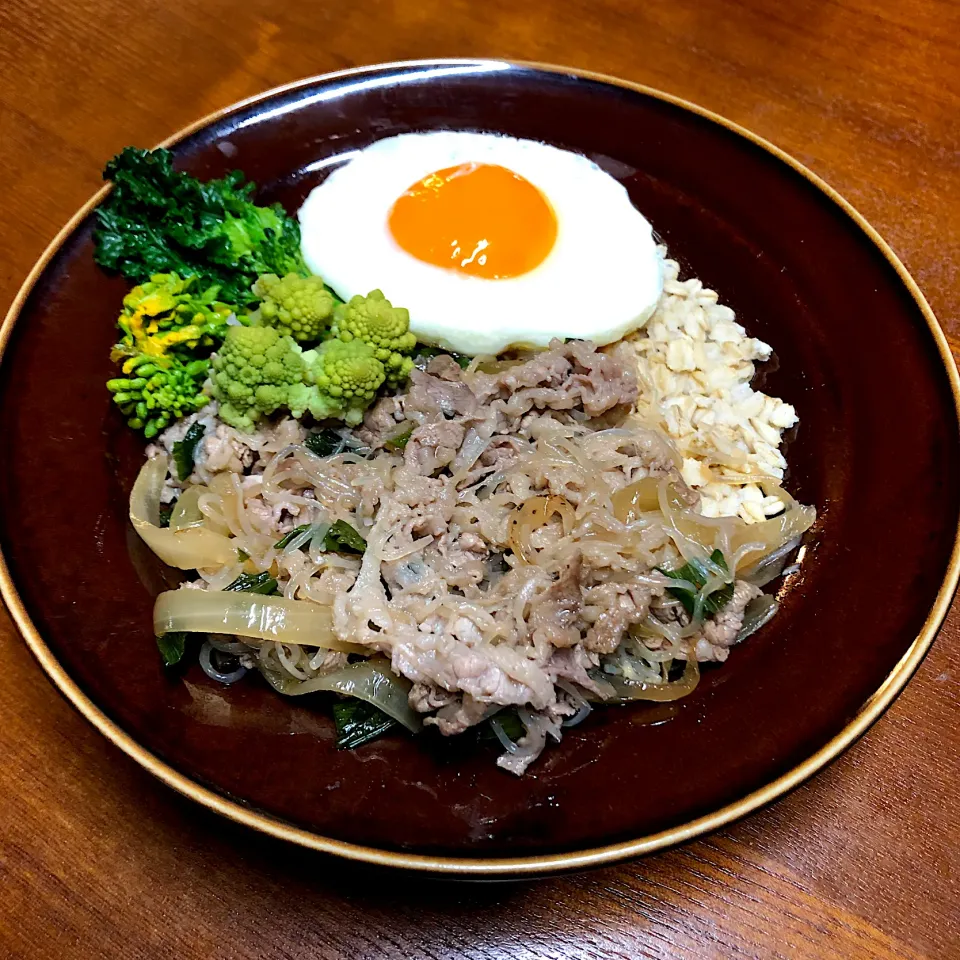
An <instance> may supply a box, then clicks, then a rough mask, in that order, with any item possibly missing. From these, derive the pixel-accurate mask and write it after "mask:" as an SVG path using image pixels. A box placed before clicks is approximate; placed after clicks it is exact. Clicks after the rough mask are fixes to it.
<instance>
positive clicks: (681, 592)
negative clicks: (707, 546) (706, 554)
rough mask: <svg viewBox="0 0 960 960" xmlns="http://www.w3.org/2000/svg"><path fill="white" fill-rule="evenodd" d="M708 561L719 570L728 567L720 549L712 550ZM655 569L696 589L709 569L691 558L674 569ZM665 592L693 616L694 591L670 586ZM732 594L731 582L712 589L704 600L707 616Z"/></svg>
mask: <svg viewBox="0 0 960 960" xmlns="http://www.w3.org/2000/svg"><path fill="white" fill-rule="evenodd" d="M710 561H711V563H714V564H716V565H717V566H718V567H720V569H721V570H724V571H726V570H727V569H728V567H727V561H726V560H725V559H724V556H723V553H722V552H721V551H720V550H714V551H713V553H711V554H710ZM657 569H658V570H659V571H660V572H661V573H663V574H666V576H668V577H672V578H673V579H674V580H687V581H689V582H690V583H692V584H694V585H695V586H696V587H697V589H698V590H699V589H700V588H701V587H703V585H704V584H705V583H706V582H707V580H709V579H710V571H709V570H708V569H707V568H706V566H705V565H704V563H703V561H702V560H691V561H690V562H689V563H686V564H684V565H683V566H682V567H679V568H678V569H676V570H664V569H663V568H662V567H657ZM667 593H669V594H670V596H671V597H675V598H676V599H677V600H679V601H680V602H681V603H682V604H683V609H684V610H686V611H687V613H688V614H689V615H690V616H691V617H692V616H693V611H694V606H695V604H696V601H697V594H696V593H694V592H692V591H691V590H688V589H687V588H686V587H677V588H673V587H670V588H668V589H667ZM732 596H733V584H732V583H728V584H725V585H724V586H723V587H721V588H720V589H719V590H714V592H713V593H711V594H710V596H708V597H707V598H706V600H705V601H704V604H703V612H704V614H705V615H707V616H709V615H711V614H715V613H718V612H719V611H720V610H721V609H722V608H723V607H724V606H725V605H726V604H727V603H729V601H730V599H731V597H732Z"/></svg>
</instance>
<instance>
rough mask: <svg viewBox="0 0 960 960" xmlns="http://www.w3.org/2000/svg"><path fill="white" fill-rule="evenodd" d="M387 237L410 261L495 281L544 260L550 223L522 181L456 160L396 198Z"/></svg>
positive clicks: (541, 202)
mask: <svg viewBox="0 0 960 960" xmlns="http://www.w3.org/2000/svg"><path fill="white" fill-rule="evenodd" d="M390 232H391V233H392V234H393V238H394V240H396V241H397V243H398V244H399V245H400V246H401V247H402V248H403V249H404V250H406V251H407V253H409V254H411V255H412V256H414V257H416V258H417V259H418V260H423V261H424V262H426V263H432V264H434V265H436V266H438V267H447V268H449V269H451V270H457V271H460V272H462V273H467V274H471V275H473V276H477V277H483V278H485V279H487V280H502V279H505V278H507V277H518V276H520V275H521V274H524V273H527V272H529V271H530V270H533V268H534V267H536V266H538V265H539V264H540V263H542V262H543V261H544V260H545V259H546V257H547V254H549V253H550V251H551V250H552V249H553V245H554V242H555V241H556V239H557V218H556V215H555V214H554V212H553V208H552V207H551V206H550V203H549V202H548V200H547V198H546V197H545V196H544V195H543V194H542V193H541V192H540V191H539V190H538V189H537V188H536V187H535V186H534V185H533V184H532V183H531V182H530V181H529V180H525V179H524V178H523V177H521V176H519V175H518V174H516V173H514V172H513V171H512V170H508V169H507V168H506V167H501V166H498V165H495V164H488V163H464V164H461V165H460V166H457V167H447V168H446V169H444V170H437V171H436V172H435V173H431V174H429V175H428V176H426V177H424V178H423V179H422V180H418V181H417V182H416V183H415V184H413V186H411V187H410V188H409V189H408V190H407V191H406V192H405V193H404V194H403V195H402V196H400V198H399V199H398V200H397V201H396V203H394V205H393V208H392V209H391V211H390Z"/></svg>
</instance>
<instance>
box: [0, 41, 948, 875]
mask: <svg viewBox="0 0 960 960" xmlns="http://www.w3.org/2000/svg"><path fill="white" fill-rule="evenodd" d="M411 67H413V68H415V67H422V68H430V67H432V68H444V67H448V68H453V67H464V68H466V67H486V68H493V69H496V68H499V69H504V70H508V69H511V68H521V69H532V70H538V71H542V72H545V73H552V74H558V75H561V76H568V77H573V78H575V79H582V80H591V81H596V82H599V83H604V84H607V85H609V86H613V87H619V88H621V89H626V90H631V91H634V92H637V93H641V94H644V95H645V96H648V97H652V98H653V99H657V100H661V101H664V102H666V103H669V104H672V105H674V106H677V107H680V108H681V109H683V110H686V111H688V112H690V113H693V114H695V115H697V116H700V117H703V118H705V119H707V120H710V121H712V122H713V123H715V124H718V125H719V126H721V127H723V128H725V129H726V130H728V131H730V132H732V133H734V134H737V135H738V136H740V137H743V138H745V139H747V140H749V141H750V142H751V143H753V144H754V145H756V146H758V147H760V148H761V149H763V150H765V151H766V152H767V153H769V154H771V155H772V156H773V157H775V158H776V159H778V160H779V161H781V162H782V163H784V164H786V165H787V166H788V167H790V168H791V169H793V170H794V171H795V172H797V173H799V174H801V175H802V176H803V177H804V178H805V179H806V180H807V181H808V182H809V183H811V184H812V185H813V186H814V187H816V188H817V189H818V190H820V191H821V192H822V193H823V194H824V195H825V196H826V197H827V198H828V199H829V200H830V201H832V202H833V203H834V204H835V205H836V206H838V207H839V208H840V209H841V210H842V211H843V212H844V213H845V214H846V215H847V216H848V217H849V218H850V219H851V220H852V221H853V222H854V224H856V226H857V227H858V228H859V229H860V230H862V231H863V233H864V234H866V236H867V238H868V239H869V240H870V241H872V243H873V244H874V245H875V246H876V247H877V249H878V250H879V252H880V253H881V254H882V255H883V257H884V258H885V259H886V260H887V262H888V263H889V264H890V265H891V266H892V267H893V269H894V271H895V272H896V273H897V275H898V277H899V279H900V281H901V282H902V283H903V285H904V286H905V287H906V289H907V291H908V293H909V294H910V295H911V297H912V298H913V300H914V302H915V303H916V305H917V306H918V307H919V309H920V313H921V315H922V316H923V318H924V320H925V321H926V324H927V327H928V328H929V331H930V333H931V335H932V336H933V339H934V343H935V344H936V347H937V352H938V353H939V355H940V360H941V362H942V363H943V366H944V370H945V373H946V375H947V379H948V381H949V383H950V391H951V394H952V396H953V402H954V408H955V412H956V414H957V421H958V423H960V375H958V372H957V365H956V361H955V360H954V357H953V354H952V352H951V351H950V347H949V345H948V343H947V339H946V336H945V334H944V332H943V329H942V328H941V326H940V324H939V322H938V321H937V318H936V316H935V315H934V313H933V310H932V309H931V307H930V305H929V304H928V303H927V300H926V298H925V297H924V295H923V293H922V292H921V290H920V288H919V286H918V285H917V283H916V281H915V280H914V279H913V277H912V276H911V274H910V273H909V271H908V270H907V268H906V267H905V266H904V265H903V263H902V262H901V261H900V259H899V257H898V256H897V255H896V254H895V253H894V252H893V250H892V249H891V247H890V246H889V244H887V242H886V241H885V240H884V239H883V237H881V235H880V234H879V233H878V232H877V230H876V229H875V228H874V227H873V226H872V225H871V224H870V223H869V222H868V221H867V220H866V219H865V218H864V216H863V215H862V214H861V213H860V212H859V211H858V210H857V209H856V208H855V207H854V206H853V205H852V204H851V203H850V202H849V201H848V200H846V199H845V198H844V197H843V196H842V195H841V194H840V193H838V192H837V191H836V190H835V189H834V188H833V187H831V186H830V185H829V184H828V183H827V182H826V181H824V180H823V179H822V178H821V177H820V176H818V175H817V174H815V173H814V172H813V171H812V170H810V169H809V168H808V167H806V166H805V165H804V164H802V163H801V162H800V161H799V160H797V159H796V158H794V157H793V156H791V155H790V154H788V153H787V152H786V151H784V150H782V149H781V148H780V147H777V146H776V145H775V144H773V143H771V142H770V141H769V140H766V139H765V138H763V137H761V136H759V135H757V134H755V133H753V132H752V131H750V130H748V129H747V128H746V127H743V126H741V125H740V124H738V123H735V122H733V121H732V120H728V119H727V118H726V117H723V116H721V115H720V114H718V113H715V112H714V111H712V110H708V109H706V108H704V107H701V106H699V105H698V104H695V103H693V102H691V101H689V100H686V99H684V98H682V97H677V96H674V95H673V94H670V93H666V92H664V91H662V90H658V89H656V88H655V87H650V86H648V85H646V84H642V83H636V82H634V81H630V80H624V79H621V78H619V77H615V76H611V75H608V74H604V73H599V72H596V71H591V70H583V69H578V68H575V67H565V66H560V65H556V64H549V63H542V62H538V61H531V60H513V59H508V58H499V57H492V58H483V57H481V58H428V59H419V60H397V61H390V62H385V63H376V64H367V65H363V66H357V67H350V68H347V69H344V70H336V71H332V72H329V73H323V74H316V75H313V76H310V77H305V78H302V79H300V80H295V81H292V82H291V83H286V84H281V85H280V86H276V87H272V88H270V89H269V90H265V91H263V92H261V93H258V94H254V95H253V96H250V97H247V98H245V99H243V100H239V101H237V102H235V103H232V104H230V105H228V106H226V107H223V108H221V109H219V110H215V111H212V112H211V113H208V114H206V115H205V116H203V117H201V118H199V119H197V120H195V121H193V122H192V123H190V124H187V125H186V126H184V127H182V128H180V129H179V130H177V131H176V132H175V133H173V134H171V135H170V136H168V137H166V138H165V139H163V140H162V141H161V142H160V143H158V144H157V145H156V147H155V148H154V149H156V148H157V147H170V146H174V145H175V144H177V143H179V142H180V141H182V140H184V139H185V138H187V137H188V136H190V135H191V134H193V133H196V132H197V131H199V130H202V129H204V128H206V127H208V126H209V125H210V124H212V123H214V122H215V121H217V120H219V119H220V118H222V117H224V116H227V115H229V114H231V113H235V112H238V111H240V110H242V109H245V108H247V107H250V106H254V105H256V104H258V103H261V102H263V101H266V100H269V99H271V98H273V97H275V96H277V95H282V94H285V93H290V92H294V91H296V90H299V89H302V88H305V87H309V86H312V85H314V84H317V83H329V82H330V81H332V80H337V79H340V78H348V77H357V76H363V75H364V74H370V73H375V72H379V71H383V70H394V71H397V70H401V69H407V68H411ZM111 189H112V187H111V186H110V185H109V184H108V185H106V186H103V187H101V188H100V189H99V190H98V191H97V192H96V193H95V194H94V195H93V196H92V197H90V199H89V200H87V202H86V203H84V204H83V205H82V206H81V207H80V209H79V210H77V212H76V213H74V214H73V216H72V217H70V219H69V220H68V221H67V222H66V223H65V224H64V226H63V227H62V228H61V229H60V230H59V231H58V233H57V234H56V236H55V237H54V238H53V240H51V241H50V243H49V244H48V245H47V247H46V249H45V250H44V251H43V253H41V255H40V257H39V258H38V259H37V261H36V262H35V263H34V265H33V267H32V268H31V270H30V272H29V273H28V274H27V276H26V278H25V279H24V281H23V283H22V284H21V286H20V288H19V290H18V291H17V293H16V295H15V297H14V299H13V301H12V303H11V305H10V308H9V309H8V311H7V313H6V316H5V318H4V320H3V323H2V324H0V363H2V361H3V358H4V355H5V353H6V348H7V345H8V343H9V341H10V336H11V334H12V331H13V328H14V326H15V324H16V322H17V319H18V318H19V316H20V313H21V312H22V309H23V306H24V304H25V303H26V300H27V298H28V297H29V295H30V293H31V292H32V290H33V288H34V286H35V285H36V282H37V280H38V279H39V277H40V275H41V274H42V273H43V271H44V270H45V269H46V267H47V265H48V264H49V263H50V261H51V260H52V259H53V258H54V256H55V255H56V254H57V253H58V252H59V250H60V248H61V247H62V246H63V245H64V243H65V242H66V241H67V240H68V239H69V237H70V236H71V235H72V234H73V233H74V232H75V230H76V229H77V227H78V226H79V225H80V224H81V223H82V222H83V220H84V219H85V218H86V217H87V216H88V215H89V214H90V213H91V212H92V211H93V210H94V209H95V208H96V207H97V206H98V205H99V204H100V203H101V202H102V201H103V200H104V198H105V197H106V196H107V194H109V192H110V190H111ZM958 440H960V435H958ZM958 581H960V523H958V527H957V532H956V534H955V536H954V543H953V550H952V551H951V555H950V560H949V563H948V565H947V570H946V574H945V576H944V579H943V581H942V583H941V585H940V588H939V590H938V592H937V596H936V598H935V600H934V602H933V605H932V606H931V609H930V612H929V613H928V614H927V617H926V619H925V620H924V623H923V626H922V628H921V629H920V631H919V633H918V634H917V636H916V637H915V638H914V640H913V642H912V643H911V644H910V646H909V647H908V648H907V650H906V651H905V653H904V655H903V657H901V659H900V660H899V661H898V663H897V664H896V665H895V666H894V668H893V669H892V670H891V671H890V673H889V674H888V675H887V677H886V678H885V679H884V681H883V682H882V683H881V684H880V686H879V687H878V688H877V689H876V690H875V691H874V693H873V694H871V696H870V697H869V698H868V699H867V700H866V702H865V703H864V704H862V705H861V707H860V709H859V710H858V711H857V713H856V714H855V715H854V717H853V718H852V719H851V720H849V721H848V723H847V724H846V725H845V726H844V727H843V729H842V730H841V731H840V732H839V733H837V734H836V735H835V736H834V737H833V738H832V739H831V740H829V741H828V742H827V743H826V744H824V745H823V746H821V747H820V749H819V750H817V751H815V752H814V753H813V754H811V755H810V756H809V757H807V758H806V759H805V760H803V761H802V762H801V763H799V764H797V765H796V766H794V767H793V768H792V769H790V770H789V771H787V772H786V773H784V774H781V775H780V776H779V777H777V778H776V779H774V780H771V781H770V782H769V783H767V784H765V785H764V786H762V787H760V788H759V789H757V790H755V791H753V792H752V793H749V794H747V795H746V796H743V797H741V798H739V799H738V800H735V801H733V802H732V803H729V804H726V805H725V806H723V807H721V808H719V809H717V810H715V811H712V812H711V813H708V814H704V815H703V816H700V817H697V818H695V819H693V820H689V821H687V822H686V823H683V824H679V825H677V826H674V827H670V828H668V829H665V830H661V831H658V832H657V833H653V834H648V835H646V836H642V837H638V838H636V839H633V840H626V841H621V842H619V843H613V844H607V845H603V846H598V847H590V848H587V849H584V850H572V851H568V852H562V853H554V854H545V855H532V856H524V857H451V856H441V855H432V854H419V853H410V852H404V851H393V850H385V849H381V848H377V847H369V846H364V845H361V844H354V843H347V842H345V841H342V840H336V839H334V838H331V837H325V836H322V835H321V834H318V833H314V832H313V831H311V830H307V829H304V828H302V827H297V826H294V825H293V824H290V823H287V822H286V821H284V820H282V819H280V818H278V817H273V816H271V815H270V814H267V813H264V812H262V811H259V810H256V809H254V808H252V807H248V806H245V805H244V804H243V803H241V802H238V801H236V800H231V799H228V798H227V797H226V796H224V795H222V794H220V793H218V792H216V791H215V790H213V789H211V788H209V787H205V786H202V785H201V784H200V783H198V782H196V781H194V780H192V779H191V778H190V777H188V776H186V775H185V774H183V773H180V772H179V771H178V770H176V769H175V768H174V767H172V766H171V765H169V764H167V763H166V762H165V761H163V760H161V759H160V758H159V757H157V756H156V755H154V754H153V753H151V752H150V751H148V750H147V749H145V748H144V747H142V746H141V745H140V744H139V743H138V742H137V741H136V739H135V738H134V737H133V736H132V735H131V734H129V733H127V732H126V731H125V730H123V729H122V728H121V727H120V726H119V725H118V724H117V723H115V722H114V721H112V720H111V719H110V718H109V717H107V716H106V714H104V713H103V711H102V710H101V709H100V708H99V707H98V706H97V705H96V704H95V703H94V702H93V701H92V700H91V699H90V698H89V697H88V696H87V695H86V694H85V693H84V692H83V691H82V690H81V689H80V688H79V686H78V685H77V684H76V682H75V681H74V680H73V679H72V678H71V677H70V676H69V675H68V673H67V671H66V670H65V669H64V667H63V666H62V665H61V664H60V662H59V660H58V659H57V658H56V656H55V655H54V654H53V652H52V651H51V649H50V648H49V647H48V646H47V644H46V642H45V641H44V639H43V637H42V636H41V634H40V632H39V630H38V629H37V628H36V626H35V625H34V624H33V622H32V620H31V619H30V616H29V614H28V613H27V610H26V608H25V606H24V604H23V602H22V600H21V598H20V595H19V593H18V591H17V588H16V586H15V584H14V582H13V578H12V576H11V574H10V570H9V567H8V565H7V562H6V558H5V557H4V555H3V546H2V543H0V597H2V599H3V601H4V603H5V604H6V606H7V609H8V611H9V612H10V615H11V617H12V619H13V621H14V623H15V624H16V626H17V628H18V630H19V631H20V633H21V635H22V636H23V638H24V640H25V641H26V643H27V646H28V647H29V649H30V651H31V652H32V653H33V655H34V656H35V657H36V659H37V660H38V662H39V663H40V666H41V667H42V669H43V670H44V672H45V673H46V674H47V677H48V678H49V679H50V681H51V682H52V683H53V685H54V686H55V687H56V688H57V689H58V690H59V692H60V693H61V694H62V695H63V696H64V697H65V698H66V699H67V700H68V701H69V702H70V703H71V704H72V705H73V706H74V707H75V708H76V709H77V710H78V711H79V712H80V713H81V714H82V715H83V717H85V718H86V720H88V721H89V722H90V723H91V724H93V726H94V727H96V728H97V730H98V731H99V732H100V733H101V734H102V735H103V736H104V737H106V738H107V739H108V740H109V741H110V742H111V743H113V745H114V746H116V747H118V748H119V749H120V750H122V751H123V752H124V753H125V754H126V755H127V756H128V757H130V758H131V759H133V760H134V761H135V762H136V763H138V764H139V765H140V766H141V767H143V768H144V769H145V770H147V771H148V772H149V773H151V774H153V775H154V776H155V777H157V779H159V780H160V781H162V782H163V783H165V784H166V785H167V786H169V787H172V788H173V789H174V790H176V791H177V792H178V793H180V794H182V795H184V796H186V797H188V798H190V799H191V800H193V801H195V802H197V803H199V804H201V805H202V806H204V807H206V808H207V809H209V810H212V811H214V812H215V813H218V814H220V815H221V816H224V817H227V818H228V819H230V820H233V821H235V822H237V823H240V824H243V825H244V826H246V827H250V828H252V829H254V830H259V831H260V832H262V833H265V834H268V835H270V836H272V837H275V838H278V839H281V840H286V841H289V842H291V843H295V844H297V845H299V846H302V847H306V848H309V849H312V850H316V851H319V852H321V853H326V854H332V855H335V856H340V857H344V858H345V859H348V860H353V861H357V862H361V863H367V864H374V865H377V866H389V867H396V868H401V869H407V870H415V871H420V872H425V873H431V874H442V875H448V876H461V877H466V878H473V879H483V878H508V877H521V876H538V875H545V874H549V873H557V872H562V871H571V870H582V869H586V868H590V867H599V866H602V865H609V864H612V863H617V862H620V861H623V860H628V859H632V858H635V857H640V856H644V855H646V854H649V853H653V852H654V851H657V850H663V849H666V848H668V847H672V846H675V845H677V844H681V843H685V842H686V841H688V840H691V839H693V838H694V837H698V836H700V835H702V834H705V833H709V832H712V831H714V830H716V829H718V828H720V827H722V826H725V825H726V824H729V823H732V822H733V821H735V820H739V819H741V818H742V817H744V816H746V815H747V814H749V813H752V812H754V811H756V810H758V809H760V808H761V807H764V806H766V805H767V804H769V803H771V802H772V801H773V800H775V799H777V798H779V797H782V796H784V795H785V794H786V793H788V792H790V791H791V790H793V789H794V788H795V787H797V786H799V785H800V784H801V783H803V782H804V781H805V780H807V779H809V778H810V777H811V776H813V774H815V773H816V772H818V771H819V770H821V769H822V768H823V767H825V766H826V765H827V764H829V763H830V762H831V761H833V760H834V759H836V757H838V756H839V755H840V754H841V753H842V752H843V751H844V750H846V749H847V748H848V747H850V746H851V745H852V744H853V743H854V742H855V741H856V740H857V739H859V737H861V736H862V735H863V734H864V733H865V732H866V731H867V730H868V729H869V728H870V726H872V725H873V723H875V722H876V721H877V720H878V719H879V718H880V716H881V715H882V714H883V713H884V712H885V711H886V709H887V708H888V707H889V706H890V705H891V703H892V702H893V701H894V699H895V698H896V697H897V696H898V695H899V693H900V692H901V691H902V690H903V688H904V687H905V686H906V684H907V683H908V681H909V680H910V678H911V677H912V676H913V674H914V673H915V672H916V670H917V668H918V667H919V666H920V663H921V662H922V661H923V658H924V656H925V655H926V653H927V651H928V650H929V649H930V646H931V644H932V643H933V641H934V639H935V637H936V635H937V633H938V631H939V629H940V627H941V625H942V624H943V621H944V619H945V618H946V615H947V613H948V611H949V609H950V606H951V604H952V601H953V596H954V593H955V592H956V589H957V584H958Z"/></svg>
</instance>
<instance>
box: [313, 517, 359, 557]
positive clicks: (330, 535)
mask: <svg viewBox="0 0 960 960" xmlns="http://www.w3.org/2000/svg"><path fill="white" fill-rule="evenodd" d="M323 549H324V550H331V551H333V552H334V553H363V552H364V551H365V550H366V549H367V541H366V540H364V539H363V537H361V536H360V534H359V533H357V531H356V530H354V529H353V527H351V526H350V524H349V523H347V522H346V520H337V522H336V523H334V524H333V525H332V526H331V527H330V529H329V530H328V531H327V535H326V536H325V537H324V538H323Z"/></svg>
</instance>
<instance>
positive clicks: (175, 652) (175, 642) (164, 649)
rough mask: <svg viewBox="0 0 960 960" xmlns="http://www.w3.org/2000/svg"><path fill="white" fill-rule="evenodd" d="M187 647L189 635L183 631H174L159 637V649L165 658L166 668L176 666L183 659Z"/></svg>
mask: <svg viewBox="0 0 960 960" xmlns="http://www.w3.org/2000/svg"><path fill="white" fill-rule="evenodd" d="M186 646H187V634H185V633H183V632H182V631H179V630H177V631H172V632H170V633H165V634H163V635H162V636H159V637H157V648H158V649H159V651H160V656H161V657H163V662H164V665H165V666H168V667H173V666H176V665H177V664H178V663H179V662H180V661H181V660H182V659H183V652H184V650H185V649H186Z"/></svg>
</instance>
